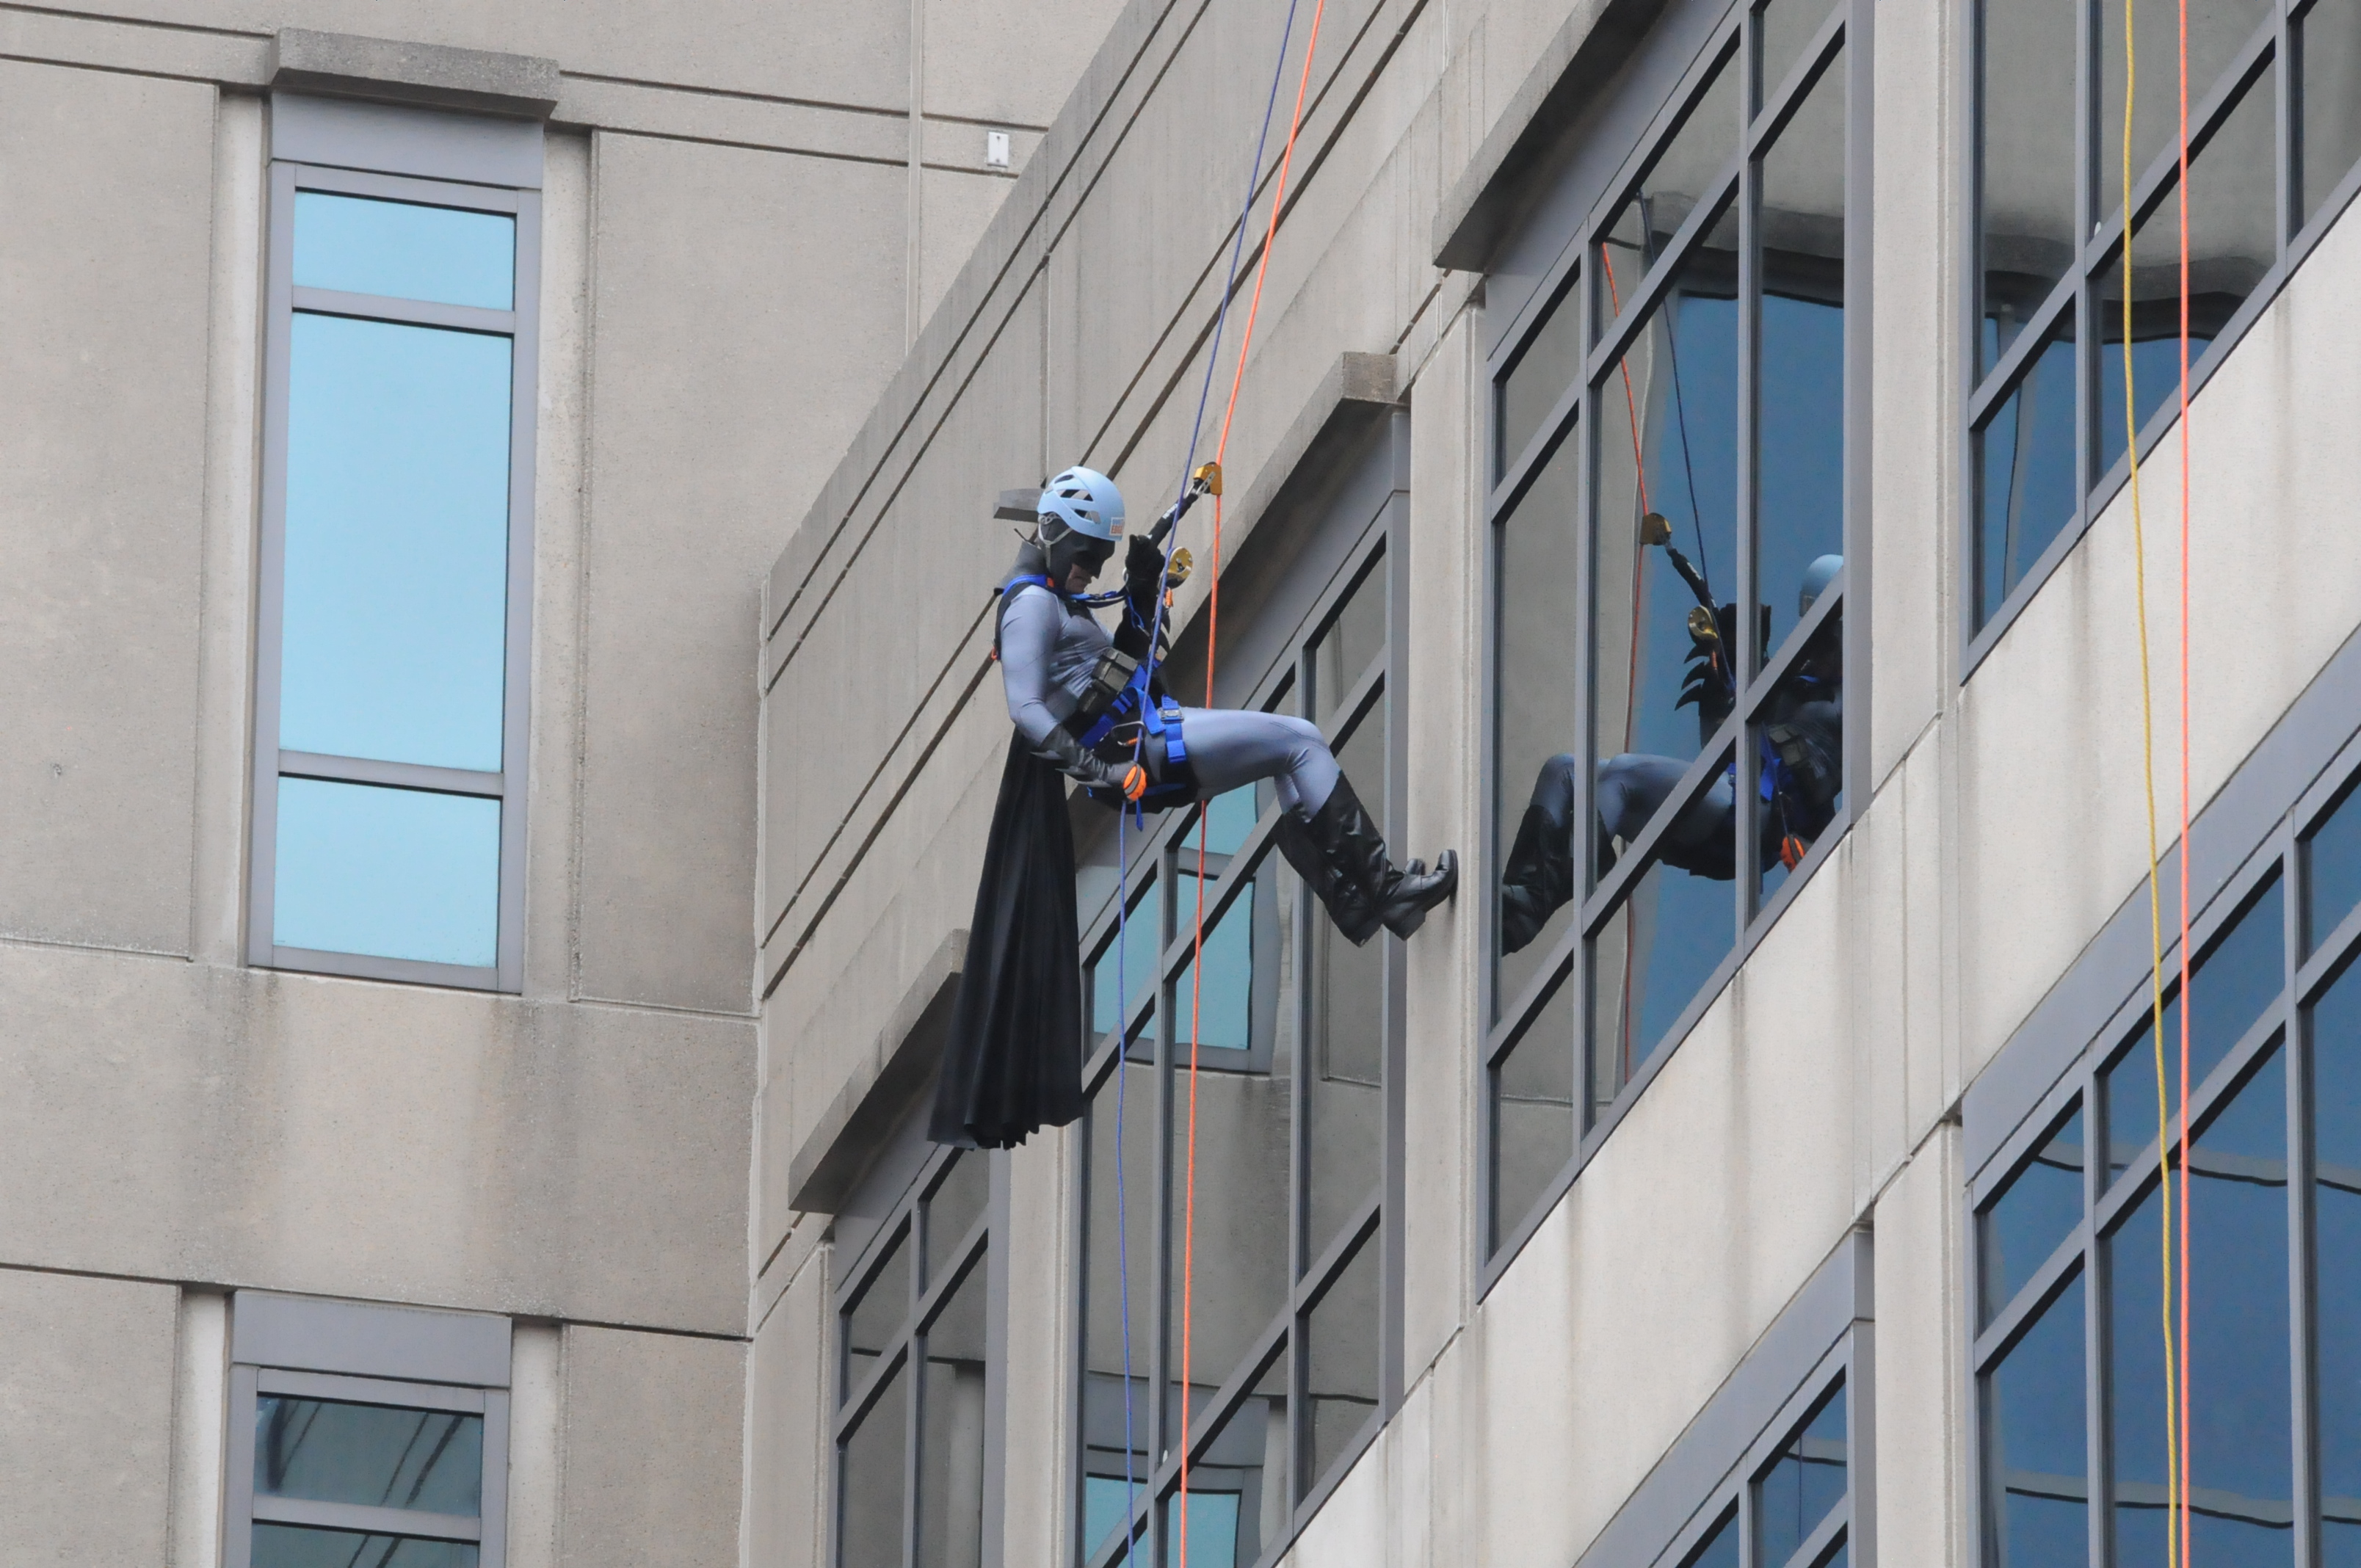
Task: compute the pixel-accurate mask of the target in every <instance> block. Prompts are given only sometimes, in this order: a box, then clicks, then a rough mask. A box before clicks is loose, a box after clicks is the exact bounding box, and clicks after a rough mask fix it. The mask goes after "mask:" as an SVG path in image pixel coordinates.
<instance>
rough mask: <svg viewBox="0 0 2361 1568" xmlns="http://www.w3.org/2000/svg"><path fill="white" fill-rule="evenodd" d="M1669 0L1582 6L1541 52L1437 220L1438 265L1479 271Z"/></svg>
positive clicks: (1591, 0) (1609, 0)
mask: <svg viewBox="0 0 2361 1568" xmlns="http://www.w3.org/2000/svg"><path fill="white" fill-rule="evenodd" d="M1664 5H1665V0H1583V3H1582V4H1580V5H1576V7H1575V11H1574V14H1573V15H1572V16H1568V17H1567V18H1566V19H1565V26H1563V27H1559V28H1558V30H1557V32H1556V34H1555V36H1554V37H1553V38H1551V39H1550V41H1549V47H1548V48H1546V49H1543V50H1542V53H1541V58H1540V59H1539V60H1535V61H1534V62H1533V67H1532V70H1531V71H1527V72H1526V73H1525V79H1524V81H1523V82H1521V83H1520V84H1519V85H1518V88H1517V91H1516V93H1514V95H1512V96H1511V97H1510V100H1509V106H1508V107H1507V108H1506V109H1504V110H1502V111H1501V114H1500V117H1499V120H1498V121H1496V122H1494V124H1493V126H1492V129H1491V131H1490V133H1489V134H1488V135H1487V136H1486V137H1484V145H1483V146H1481V147H1479V148H1477V149H1476V156H1475V157H1474V158H1472V159H1468V162H1467V170H1466V173H1464V174H1462V175H1461V176H1460V177H1459V179H1458V181H1456V182H1455V183H1454V184H1453V186H1452V187H1451V190H1450V192H1448V193H1447V194H1446V195H1444V199H1443V205H1442V207H1441V208H1440V209H1439V210H1438V211H1437V212H1436V213H1435V214H1434V233H1433V247H1434V264H1435V265H1436V266H1437V267H1441V268H1444V269H1448V270H1451V271H1455V272H1480V271H1482V270H1483V269H1484V268H1485V267H1486V265H1487V264H1488V263H1489V262H1490V260H1491V258H1492V251H1493V249H1494V247H1497V246H1498V245H1499V242H1500V240H1501V238H1502V237H1503V236H1505V235H1506V234H1507V233H1508V230H1509V228H1510V225H1511V224H1512V223H1513V222H1514V221H1515V218H1516V215H1517V213H1518V211H1519V209H1520V208H1521V206H1522V205H1523V203H1524V199H1525V197H1526V196H1527V195H1528V194H1529V193H1530V192H1528V191H1527V189H1526V180H1525V176H1526V175H1528V174H1530V173H1531V172H1532V170H1533V169H1534V167H1535V166H1536V165H1538V164H1540V163H1541V162H1542V161H1543V159H1545V158H1547V157H1548V155H1549V153H1550V152H1551V150H1552V149H1553V148H1554V147H1555V146H1556V144H1557V141H1558V138H1559V137H1561V136H1563V135H1564V134H1565V131H1566V130H1567V129H1568V128H1569V127H1570V126H1573V125H1574V123H1575V122H1576V120H1578V119H1580V118H1581V117H1582V115H1584V114H1586V113H1587V111H1588V110H1589V108H1590V105H1591V100H1592V98H1593V97H1594V95H1596V94H1597V93H1598V90H1599V89H1600V88H1601V87H1603V86H1605V85H1606V84H1607V82H1608V81H1609V79H1610V78H1611V77H1613V76H1614V74H1615V73H1616V72H1617V71H1620V70H1621V69H1622V68H1623V63H1624V61H1626V60H1629V59H1631V53H1632V51H1633V50H1634V49H1637V48H1638V47H1639V45H1640V40H1641V38H1642V37H1644V36H1645V35H1646V33H1647V31H1648V29H1649V28H1650V27H1653V26H1654V25H1655V21H1656V18H1657V17H1658V16H1661V15H1662V14H1663V13H1664Z"/></svg>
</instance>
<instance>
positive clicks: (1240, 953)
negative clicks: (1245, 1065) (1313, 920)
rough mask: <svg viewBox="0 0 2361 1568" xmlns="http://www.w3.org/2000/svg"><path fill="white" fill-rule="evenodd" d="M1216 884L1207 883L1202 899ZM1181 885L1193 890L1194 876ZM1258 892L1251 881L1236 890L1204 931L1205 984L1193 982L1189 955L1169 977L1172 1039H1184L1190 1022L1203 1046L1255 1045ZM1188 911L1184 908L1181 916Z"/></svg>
mask: <svg viewBox="0 0 2361 1568" xmlns="http://www.w3.org/2000/svg"><path fill="white" fill-rule="evenodd" d="M1217 885H1218V884H1217V883H1207V884H1206V887H1205V896H1206V898H1207V899H1209V900H1210V899H1211V898H1212V897H1213V893H1214V889H1215V887H1216V886H1217ZM1180 886H1181V888H1182V890H1183V892H1182V896H1183V897H1189V896H1191V895H1192V894H1194V892H1195V891H1196V880H1195V879H1194V878H1187V879H1184V880H1183V881H1182V882H1181V883H1180ZM1260 891H1261V890H1260V889H1259V888H1257V887H1251V886H1250V887H1248V888H1246V890H1245V891H1244V892H1243V893H1240V894H1238V897H1237V902H1236V903H1235V904H1233V905H1230V907H1229V908H1228V909H1227V910H1225V911H1224V912H1223V915H1222V918H1221V922H1220V924H1218V925H1216V926H1214V927H1211V928H1210V929H1208V930H1207V931H1206V933H1205V979H1204V983H1203V984H1202V985H1199V984H1197V983H1195V982H1196V978H1197V968H1196V964H1195V962H1194V960H1191V963H1190V965H1189V967H1188V968H1186V969H1184V970H1181V971H1180V979H1179V980H1178V981H1174V982H1173V986H1172V1037H1173V1038H1174V1039H1175V1040H1178V1041H1181V1042H1184V1043H1185V1042H1186V1041H1188V1040H1189V1039H1190V1038H1191V1023H1192V1021H1193V1023H1194V1025H1195V1029H1194V1038H1195V1039H1196V1042H1197V1044H1198V1046H1199V1047H1201V1048H1202V1049H1205V1050H1209V1051H1210V1050H1220V1051H1243V1050H1245V1049H1246V1048H1247V1047H1251V1046H1252V1045H1253V1044H1254V924H1255V923H1254V906H1255V894H1257V893H1258V892H1260ZM1190 913H1191V912H1190V910H1187V909H1184V910H1183V911H1182V912H1181V916H1182V918H1183V919H1187V918H1189V916H1190ZM1186 934H1187V933H1186V932H1185V931H1184V932H1183V935H1186Z"/></svg>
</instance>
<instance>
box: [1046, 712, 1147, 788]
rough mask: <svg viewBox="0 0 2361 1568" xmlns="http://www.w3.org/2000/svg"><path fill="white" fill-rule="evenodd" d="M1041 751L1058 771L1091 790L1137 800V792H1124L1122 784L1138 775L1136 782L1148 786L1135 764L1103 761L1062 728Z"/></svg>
mask: <svg viewBox="0 0 2361 1568" xmlns="http://www.w3.org/2000/svg"><path fill="white" fill-rule="evenodd" d="M1041 750H1042V751H1046V752H1048V753H1049V756H1050V758H1051V760H1053V761H1054V762H1056V763H1057V764H1058V768H1059V771H1060V772H1061V773H1064V774H1065V775H1066V776H1067V777H1068V778H1071V779H1075V780H1078V781H1079V782H1081V783H1082V784H1084V785H1086V786H1087V787H1089V788H1091V789H1104V790H1112V791H1114V792H1115V794H1116V795H1126V797H1127V798H1131V799H1137V798H1138V791H1137V790H1133V791H1130V792H1126V790H1125V788H1124V784H1125V781H1126V779H1128V778H1130V776H1131V775H1132V774H1134V773H1137V774H1138V775H1139V777H1138V779H1137V781H1135V782H1137V784H1140V785H1141V786H1142V787H1144V786H1145V785H1146V783H1147V776H1148V775H1147V773H1146V772H1145V771H1144V770H1142V769H1141V768H1140V767H1139V765H1138V764H1137V763H1136V762H1106V761H1104V760H1103V759H1101V758H1100V757H1099V756H1098V755H1097V753H1095V752H1092V751H1084V750H1082V742H1081V741H1079V740H1075V739H1074V737H1073V735H1072V734H1071V732H1070V731H1068V730H1066V729H1063V728H1060V729H1053V730H1051V731H1050V732H1049V740H1048V741H1047V742H1045V743H1044V744H1043V746H1042V747H1041Z"/></svg>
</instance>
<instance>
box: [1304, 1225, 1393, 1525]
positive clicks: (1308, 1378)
mask: <svg viewBox="0 0 2361 1568" xmlns="http://www.w3.org/2000/svg"><path fill="white" fill-rule="evenodd" d="M1378 1251H1379V1248H1378V1238H1377V1234H1376V1233H1374V1232H1372V1233H1371V1234H1369V1235H1367V1237H1365V1238H1364V1239H1363V1240H1362V1242H1361V1245H1360V1249H1359V1250H1358V1251H1357V1252H1356V1253H1355V1254H1354V1255H1353V1261H1352V1262H1350V1263H1348V1264H1346V1265H1345V1271H1344V1272H1343V1273H1342V1274H1340V1275H1339V1276H1337V1277H1336V1282H1335V1283H1334V1285H1331V1286H1330V1287H1329V1288H1328V1291H1327V1294H1325V1295H1323V1296H1322V1297H1321V1298H1320V1301H1319V1304H1318V1305H1317V1306H1315V1307H1313V1308H1312V1311H1311V1313H1310V1315H1309V1316H1307V1317H1306V1318H1305V1320H1304V1324H1303V1389H1304V1398H1305V1399H1306V1400H1307V1402H1308V1404H1309V1407H1310V1408H1309V1409H1308V1410H1307V1411H1306V1418H1307V1419H1306V1420H1305V1423H1304V1424H1305V1427H1306V1429H1307V1430H1306V1431H1305V1432H1304V1434H1303V1437H1304V1447H1305V1449H1306V1450H1307V1451H1308V1453H1309V1454H1310V1458H1311V1463H1310V1464H1309V1465H1308V1466H1306V1469H1305V1474H1304V1475H1303V1476H1302V1477H1301V1482H1300V1484H1299V1485H1298V1486H1297V1488H1296V1493H1297V1497H1299V1499H1300V1498H1301V1497H1304V1496H1307V1495H1309V1494H1310V1492H1311V1490H1312V1487H1313V1486H1317V1485H1318V1484H1319V1482H1320V1480H1321V1478H1322V1477H1323V1476H1325V1475H1327V1474H1328V1467H1329V1466H1330V1465H1331V1464H1334V1463H1335V1462H1336V1460H1337V1458H1338V1457H1339V1456H1340V1455H1342V1454H1343V1453H1344V1452H1345V1447H1346V1446H1347V1445H1348V1444H1349V1443H1351V1442H1352V1441H1353V1439H1354V1438H1355V1437H1356V1435H1358V1434H1359V1432H1360V1430H1361V1428H1362V1427H1363V1426H1364V1425H1365V1424H1366V1423H1367V1420H1368V1419H1369V1416H1370V1414H1371V1412H1373V1411H1374V1410H1376V1409H1377V1408H1378Z"/></svg>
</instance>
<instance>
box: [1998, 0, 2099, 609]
mask: <svg viewBox="0 0 2361 1568" xmlns="http://www.w3.org/2000/svg"><path fill="white" fill-rule="evenodd" d="M2074 16H2075V14H2074V9H2073V7H2072V6H2070V5H2058V4H2056V3H2055V0H1983V5H1982V23H1983V39H1982V42H1983V48H1982V51H1981V54H1980V56H1979V62H1980V65H1981V70H1980V71H1979V77H1980V80H1979V87H1980V88H1981V93H1980V96H1981V100H1982V113H1981V114H1980V115H1978V116H1977V125H1978V129H1979V133H1980V145H1979V148H1978V150H1979V152H1980V153H1981V155H1982V156H1981V157H1980V158H1979V159H1978V160H1977V170H1978V173H1979V174H1980V175H1981V176H1982V191H1981V198H1982V199H1981V202H1980V203H1979V209H1978V210H1979V213H1980V215H1981V217H1982V222H1981V223H1980V224H1979V225H1977V235H1976V238H1977V243H1978V247H1979V249H1980V251H1981V254H1982V284H1983V323H1984V324H1983V330H1982V332H1981V333H1980V334H1978V336H1979V338H1980V339H1981V341H1982V352H1981V357H1980V359H1979V361H1978V364H1979V367H1980V368H1981V369H1982V370H1984V371H1989V370H1991V369H1992V367H1993V366H1994V365H1996V364H1998V363H1999V360H2000V356H2001V355H2002V354H2004V353H2005V352H2006V351H2007V349H2008V346H2009V345H2011V344H2012V343H2014V342H2015V341H2016V334H2018V333H2020V332H2022V331H2024V330H2025V326H2026V323H2028V322H2030V321H2032V320H2033V319H2034V317H2035V315H2036V314H2037V313H2038V312H2039V310H2040V308H2041V304H2042V302H2043V301H2045V300H2047V299H2048V298H2049V295H2050V291H2052V290H2053V289H2054V288H2055V287H2056V286H2057V283H2058V280H2059V279H2061V278H2063V277H2064V276H2066V274H2067V272H2068V271H2070V269H2072V267H2073V265H2074V251H2075V236H2076V234H2077V228H2076V225H2075V221H2074V159H2073V157H2072V152H2073V148H2074V60H2075V55H2076V48H2075V38H2074ZM2061 149H2062V150H2063V153H2064V156H2060V152H2061ZM2066 385H2067V388H2068V392H2069V405H2068V414H2069V420H2068V423H2067V429H2068V430H2069V432H2071V430H2072V428H2073V426H2072V422H2071V417H2070V416H2071V412H2072V406H2071V390H2072V387H2073V378H2072V377H2071V376H2069V377H2068V378H2067V381H2066ZM2069 460H2071V452H2069ZM2069 483H2071V476H2069ZM1998 602H1999V601H1998V600H1994V601H1993V603H1994V604H1995V605H1997V603H1998Z"/></svg>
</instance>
